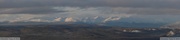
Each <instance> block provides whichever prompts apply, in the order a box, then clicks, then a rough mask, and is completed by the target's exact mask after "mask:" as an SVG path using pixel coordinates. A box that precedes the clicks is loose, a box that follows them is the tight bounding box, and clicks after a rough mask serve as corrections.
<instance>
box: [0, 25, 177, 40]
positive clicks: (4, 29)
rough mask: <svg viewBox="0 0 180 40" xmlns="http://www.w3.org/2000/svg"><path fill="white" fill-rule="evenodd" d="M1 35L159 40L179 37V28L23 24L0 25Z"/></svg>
mask: <svg viewBox="0 0 180 40" xmlns="http://www.w3.org/2000/svg"><path fill="white" fill-rule="evenodd" d="M0 36H1V37H21V40H159V38H160V37H179V36H180V31H179V29H162V28H121V27H108V26H98V25H74V24H68V25H43V26H42V25H25V26H1V27H0Z"/></svg>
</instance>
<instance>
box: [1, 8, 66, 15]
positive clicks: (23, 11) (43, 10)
mask: <svg viewBox="0 0 180 40" xmlns="http://www.w3.org/2000/svg"><path fill="white" fill-rule="evenodd" d="M61 12H66V11H63V10H56V9H53V8H50V7H32V8H7V9H1V10H0V14H52V13H61Z"/></svg>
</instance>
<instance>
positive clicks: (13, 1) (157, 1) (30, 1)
mask: <svg viewBox="0 0 180 40" xmlns="http://www.w3.org/2000/svg"><path fill="white" fill-rule="evenodd" d="M1 1H3V2H1V3H0V5H1V6H0V8H7V7H9V8H11V7H37V6H38V7H39V6H78V7H87V6H109V7H153V8H179V7H180V6H179V4H180V0H1Z"/></svg>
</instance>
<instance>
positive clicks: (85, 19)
mask: <svg viewBox="0 0 180 40" xmlns="http://www.w3.org/2000/svg"><path fill="white" fill-rule="evenodd" d="M117 20H120V17H99V16H95V17H79V18H77V17H76V18H75V17H56V18H54V19H52V20H46V19H38V18H35V19H29V20H21V21H18V20H10V21H8V22H10V23H15V22H84V23H106V22H109V21H117Z"/></svg>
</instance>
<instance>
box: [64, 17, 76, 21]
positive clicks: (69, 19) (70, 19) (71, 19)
mask: <svg viewBox="0 0 180 40" xmlns="http://www.w3.org/2000/svg"><path fill="white" fill-rule="evenodd" d="M65 22H76V20H75V19H73V18H72V17H67V18H66V19H65Z"/></svg>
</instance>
